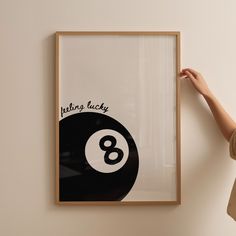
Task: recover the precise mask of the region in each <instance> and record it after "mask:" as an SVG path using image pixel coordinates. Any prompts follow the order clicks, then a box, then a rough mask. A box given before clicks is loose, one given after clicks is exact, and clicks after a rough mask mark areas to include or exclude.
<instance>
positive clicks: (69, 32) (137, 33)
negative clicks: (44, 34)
mask: <svg viewBox="0 0 236 236" xmlns="http://www.w3.org/2000/svg"><path fill="white" fill-rule="evenodd" d="M55 34H56V36H62V35H69V36H73V35H172V36H180V31H56V33H55Z"/></svg>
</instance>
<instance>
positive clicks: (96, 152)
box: [56, 31, 181, 205]
mask: <svg viewBox="0 0 236 236" xmlns="http://www.w3.org/2000/svg"><path fill="white" fill-rule="evenodd" d="M179 72H180V32H156V31H155V32H56V203H57V204H62V205H147V204H156V205H176V204H180V203H181V164H180V101H179V93H180V87H179V80H178V74H179Z"/></svg>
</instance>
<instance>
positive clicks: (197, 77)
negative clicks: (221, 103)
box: [180, 68, 211, 97]
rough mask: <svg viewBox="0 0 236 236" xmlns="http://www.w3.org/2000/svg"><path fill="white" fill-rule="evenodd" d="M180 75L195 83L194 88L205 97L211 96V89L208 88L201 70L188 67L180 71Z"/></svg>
mask: <svg viewBox="0 0 236 236" xmlns="http://www.w3.org/2000/svg"><path fill="white" fill-rule="evenodd" d="M180 77H181V78H182V79H185V78H186V79H189V80H190V81H191V83H192V84H193V86H194V88H195V89H196V90H197V91H198V92H199V93H200V94H202V95H203V96H204V97H206V96H209V95H210V94H211V91H210V89H209V88H208V85H207V83H206V81H205V80H204V78H203V76H202V75H201V74H200V73H199V72H197V71H195V70H193V69H190V68H186V69H183V70H182V71H181V72H180Z"/></svg>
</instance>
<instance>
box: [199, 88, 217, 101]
mask: <svg viewBox="0 0 236 236" xmlns="http://www.w3.org/2000/svg"><path fill="white" fill-rule="evenodd" d="M202 96H203V97H204V98H205V99H206V100H212V99H214V94H213V93H212V92H211V91H210V90H207V91H206V92H204V93H202Z"/></svg>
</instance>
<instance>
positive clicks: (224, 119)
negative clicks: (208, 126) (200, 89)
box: [203, 92, 236, 141]
mask: <svg viewBox="0 0 236 236" xmlns="http://www.w3.org/2000/svg"><path fill="white" fill-rule="evenodd" d="M203 97H204V98H205V100H206V102H207V104H208V106H209V107H210V109H211V112H212V114H213V116H214V118H215V120H216V123H217V125H218V126H219V128H220V130H221V132H222V134H223V135H224V137H225V138H226V140H228V141H229V139H230V137H231V135H232V133H233V131H234V129H236V123H235V122H234V120H233V119H232V118H231V117H230V115H229V114H228V113H227V112H226V111H225V110H224V108H223V107H222V105H221V104H220V103H219V102H218V100H217V99H216V97H215V96H214V95H213V94H212V93H211V92H209V93H208V94H206V95H203Z"/></svg>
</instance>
